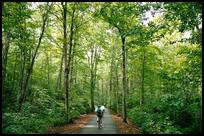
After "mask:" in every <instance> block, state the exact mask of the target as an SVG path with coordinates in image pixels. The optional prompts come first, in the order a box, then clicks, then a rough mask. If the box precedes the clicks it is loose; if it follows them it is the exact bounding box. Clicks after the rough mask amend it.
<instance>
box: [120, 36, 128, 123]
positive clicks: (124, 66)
mask: <svg viewBox="0 0 204 136" xmlns="http://www.w3.org/2000/svg"><path fill="white" fill-rule="evenodd" d="M121 40H122V66H123V67H122V68H123V69H122V70H123V71H122V73H123V101H122V103H123V122H126V123H127V110H126V108H127V106H126V92H127V88H126V87H127V83H126V82H127V81H126V53H125V52H126V49H125V37H123V36H121Z"/></svg>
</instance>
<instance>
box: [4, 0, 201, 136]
mask: <svg viewBox="0 0 204 136" xmlns="http://www.w3.org/2000/svg"><path fill="white" fill-rule="evenodd" d="M201 10H202V7H201V3H197V2H189V3H188V2H185V3H184V2H176V3H173V2H167V3H166V2H165V3H164V2H151V3H144V2H142V3H140V2H123V3H122V2H121V3H120V2H111V3H109V2H105V3H102V2H101V3H99V2H92V3H85V2H83V3H82V2H71V3H65V2H62V3H56V2H55V3H52V2H48V3H37V2H33V3H31V2H4V3H2V53H3V54H2V63H3V64H2V84H3V86H2V90H3V92H2V119H3V123H2V129H3V133H46V131H47V128H48V127H49V126H59V125H62V124H65V123H67V122H72V121H74V120H75V119H77V118H78V117H79V116H80V115H82V114H86V113H90V112H91V111H93V109H94V107H95V106H96V105H98V104H105V105H106V107H108V108H110V109H112V110H113V111H115V112H117V113H120V114H122V115H123V121H124V122H128V119H129V120H131V121H133V122H134V123H135V124H136V125H137V126H138V127H139V128H141V130H142V131H143V133H170V134H172V133H201V131H202V130H201V129H202V97H201V96H202V95H201V94H202V89H201V81H202V76H201V70H202V65H201V63H202V59H201V58H202V50H201V37H202V36H201V35H202V34H201V32H202V18H201V16H202V11H201Z"/></svg>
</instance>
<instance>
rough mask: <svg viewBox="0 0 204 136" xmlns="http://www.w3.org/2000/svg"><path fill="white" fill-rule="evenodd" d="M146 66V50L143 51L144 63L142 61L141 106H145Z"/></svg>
mask: <svg viewBox="0 0 204 136" xmlns="http://www.w3.org/2000/svg"><path fill="white" fill-rule="evenodd" d="M144 66H145V50H144V51H143V61H142V89H141V100H140V105H142V104H144Z"/></svg>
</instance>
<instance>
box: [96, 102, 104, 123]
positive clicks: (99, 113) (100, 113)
mask: <svg viewBox="0 0 204 136" xmlns="http://www.w3.org/2000/svg"><path fill="white" fill-rule="evenodd" d="M104 110H105V109H103V107H101V106H100V105H99V106H98V107H97V108H96V109H95V112H96V114H97V122H98V120H99V119H102V117H103V111H104Z"/></svg>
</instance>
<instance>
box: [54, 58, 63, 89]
mask: <svg viewBox="0 0 204 136" xmlns="http://www.w3.org/2000/svg"><path fill="white" fill-rule="evenodd" d="M63 60H64V54H62V56H61V62H60V70H59V75H58V78H57V84H56V91H57V90H58V89H60V90H61V81H62V66H63Z"/></svg>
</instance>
